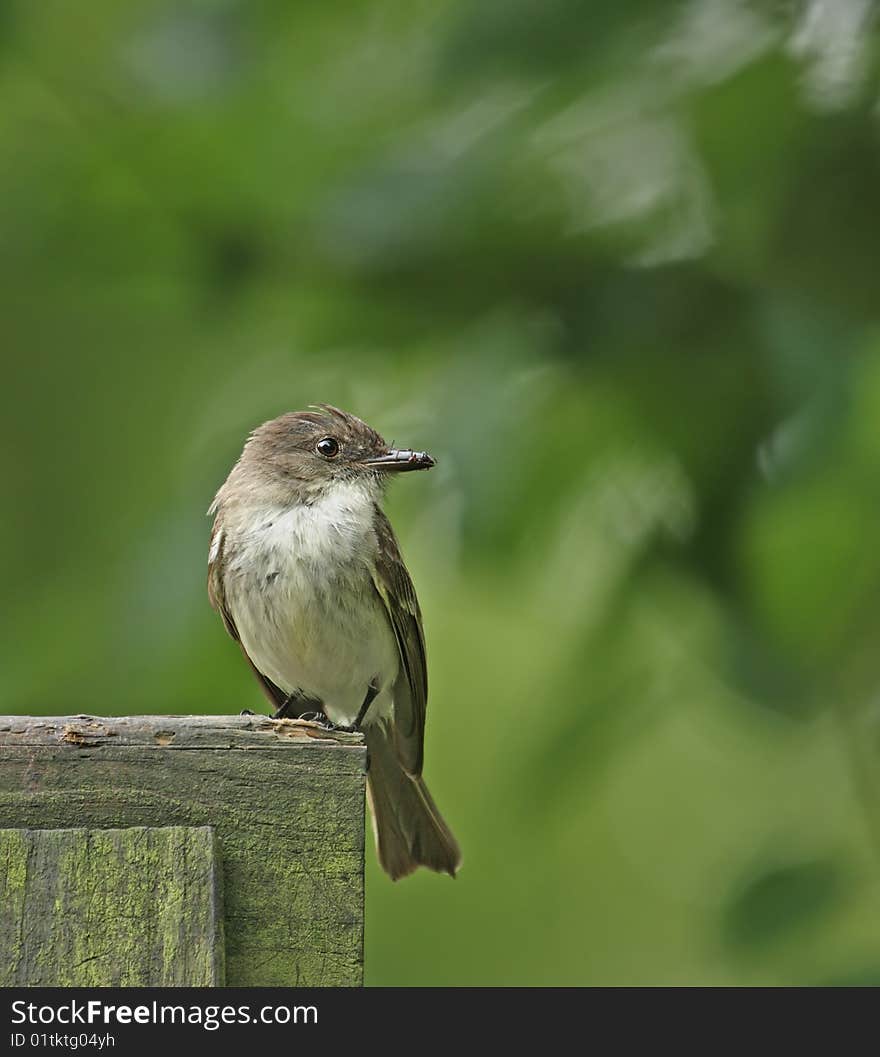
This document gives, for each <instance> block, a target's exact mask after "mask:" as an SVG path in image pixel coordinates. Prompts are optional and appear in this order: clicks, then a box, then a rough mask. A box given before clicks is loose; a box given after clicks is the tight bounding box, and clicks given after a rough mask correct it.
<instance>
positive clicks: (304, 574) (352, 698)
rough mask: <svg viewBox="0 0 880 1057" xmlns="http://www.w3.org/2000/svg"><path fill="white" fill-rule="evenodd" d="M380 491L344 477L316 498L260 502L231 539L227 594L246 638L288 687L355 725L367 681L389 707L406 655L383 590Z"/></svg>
mask: <svg viewBox="0 0 880 1057" xmlns="http://www.w3.org/2000/svg"><path fill="white" fill-rule="evenodd" d="M375 499H376V496H375V493H374V492H373V491H372V489H370V488H369V487H367V486H365V485H362V484H353V485H337V486H336V487H334V488H333V489H332V490H329V491H328V492H327V493H326V494H325V495H324V496H322V497H320V498H318V499H316V500H315V501H314V502H312V503H310V504H298V505H296V506H294V507H278V506H255V507H253V508H251V509H249V510H247V512H246V516H245V517H244V518H242V519H241V520H240V521H239V528H238V531H235V529H232V530H231V531H228V532H227V535H226V538H225V539H224V540H223V550H224V558H225V594H226V603H227V605H228V607H229V609H230V612H231V615H232V618H233V620H234V621H235V624H236V628H237V629H238V633H239V636H240V638H241V641H242V645H243V646H244V648H245V650H246V651H247V654H248V656H249V657H250V658H251V660H252V661H253V663H254V664H255V665H256V667H257V668H258V669H259V671H260V672H262V673H263V674H264V675H266V676H267V677H268V678H269V679H271V680H272V682H273V683H275V684H276V685H277V686H278V687H280V688H281V689H282V690H283V691H284V692H285V693H291V692H292V691H294V690H300V691H302V692H303V693H305V694H306V695H308V696H309V697H312V698H317V699H319V700H320V701H321V702H323V706H324V709H323V710H324V711H325V712H326V714H327V715H328V716H329V717H330V719H332V720H333V721H334V722H336V723H344V724H350V723H353V722H354V720H355V718H356V716H357V714H358V711H359V709H360V706H361V704H362V703H363V700H364V697H365V695H366V692H367V688H368V686H369V684H370V682H371V680H373V679H374V678H376V677H378V678H379V682H380V684H381V687H382V690H381V692H380V694H379V695H378V696H377V698H376V701H375V702H374V704H373V705H372V706H371V709H370V718H373V719H375V718H379V717H380V716H382V715H387V713H388V711H389V710H390V708H391V707H392V699H391V686H392V684H393V682H394V679H395V678H396V676H397V670H398V666H399V655H398V650H397V643H396V641H395V638H394V634H393V632H392V630H391V626H390V623H389V620H388V617H387V614H386V612H385V608H384V605H383V604H382V602H381V600H380V599H379V596H378V595H377V593H376V590H375V588H374V586H373V579H372V569H373V563H374V560H375V556H376V539H375V533H374V528H373V520H374V516H375V506H374V504H375Z"/></svg>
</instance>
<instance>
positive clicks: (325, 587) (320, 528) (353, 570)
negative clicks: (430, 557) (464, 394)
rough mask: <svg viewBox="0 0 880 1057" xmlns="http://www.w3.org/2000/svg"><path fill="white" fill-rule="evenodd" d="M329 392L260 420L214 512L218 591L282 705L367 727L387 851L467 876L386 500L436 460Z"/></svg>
mask: <svg viewBox="0 0 880 1057" xmlns="http://www.w3.org/2000/svg"><path fill="white" fill-rule="evenodd" d="M433 465H434V460H433V459H432V458H431V456H430V455H428V454H427V453H426V452H420V451H411V450H410V449H398V448H389V446H388V445H387V444H386V443H385V441H384V440H383V439H382V438H381V437H380V436H379V434H378V433H376V431H375V430H373V429H371V428H370V427H369V426H368V425H367V424H366V423H365V422H362V421H361V420H360V419H359V418H355V416H354V415H350V414H348V413H347V412H345V411H340V410H339V409H338V408H335V407H331V406H330V405H329V404H320V405H318V406H316V407H314V408H312V409H311V410H308V411H296V412H292V413H290V414H286V415H282V416H281V417H280V418H276V419H273V420H272V421H271V422H265V423H264V424H263V425H262V426H259V427H258V428H257V429H255V430H254V431H253V433H251V435H250V437H249V438H248V440H247V442H246V444H245V446H244V450H243V451H242V453H241V456H240V458H239V460H238V462H237V463H236V464H235V466H234V467H233V468H232V471H231V472H230V474H229V476H228V477H227V479H226V481H225V483H224V484H223V486H222V487H221V488H220V490H219V491H218V492H217V495H216V497H215V499H214V502H213V504H212V505H211V508H210V510H209V511H208V513H209V514H214V515H215V517H214V527H213V530H212V532H211V546H210V553H209V556H208V594H209V597H210V599H211V604H212V605H213V607H214V608H215V609H216V610H217V611H218V612H219V613H220V615H221V616H222V617H223V622H224V624H225V625H226V630H227V631H228V632H229V634H230V635H231V636H232V637H233V639H235V640H236V641H237V642H238V643H239V645H240V646H241V649H242V652H243V653H244V655H245V658H246V659H247V661H248V663H249V664H250V666H251V668H252V669H253V671H254V674H255V675H256V677H257V679H258V680H259V682H260V684H261V686H262V688H263V690H264V692H265V694H266V696H267V697H268V698H269V701H270V702H271V703H272V706H273V707H274V709H275V712H274V716H275V718H281V717H285V716H289V717H297V716H299V717H306V718H312V719H318V720H319V721H323V722H330V723H331V724H333V725H334V726H338V727H343V728H345V729H362V730H363V732H364V734H365V736H366V739H367V747H368V750H369V760H370V763H369V773H368V779H367V792H368V797H369V801H370V806H371V808H372V812H373V822H374V831H375V835H376V846H377V851H378V855H379V861H380V862H381V864H382V866H383V867H384V869H385V870H386V871H387V872H388V873H389V874H390V876H391V877H392V878H393V879H394V880H397V878H399V877H404V876H406V875H407V874H409V873H412V871H413V870H415V868H416V867H417V866H427V867H429V868H430V869H432V870H438V871H442V872H445V873H448V874H451V875H452V876H453V877H454V876H455V872H456V870H457V869H458V867H459V865H460V863H461V853H460V852H459V848H458V844H457V843H456V841H455V838H454V837H453V835H452V833H451V832H450V830H449V828H448V826H447V825H446V823H445V822H444V821H443V817H442V816H441V814H440V812H439V811H438V810H437V806H436V804H435V803H434V801H433V799H432V797H431V794H430V793H429V792H428V789H427V786H426V785H425V783H424V781H423V780H422V756H423V749H424V736H425V709H426V706H427V700H428V678H427V668H426V662H425V638H424V633H423V630H422V616H421V612H420V611H419V604H418V601H417V600H416V593H415V590H414V588H413V584H412V580H411V579H410V576H409V573H408V572H407V569H406V566H405V565H404V564H403V559H402V558H401V556H400V549H399V547H398V544H397V540H396V538H395V536H394V532H393V530H392V528H391V525H390V523H389V521H388V519H387V518H386V516H385V514H384V513H383V512H382V508H381V505H380V504H381V501H382V497H383V494H384V490H385V486H386V484H387V482H388V480H389V476H390V475H392V474H397V473H400V472H402V471H406V470H426V469H429V468H430V467H431V466H433Z"/></svg>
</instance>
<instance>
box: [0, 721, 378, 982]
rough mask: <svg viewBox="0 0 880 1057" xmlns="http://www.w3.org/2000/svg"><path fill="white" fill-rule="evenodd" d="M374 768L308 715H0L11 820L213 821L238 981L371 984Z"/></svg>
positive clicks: (29, 823)
mask: <svg viewBox="0 0 880 1057" xmlns="http://www.w3.org/2000/svg"><path fill="white" fill-rule="evenodd" d="M365 774H366V749H365V747H364V745H363V740H362V738H361V737H360V735H356V734H343V733H341V732H328V731H325V730H324V729H323V728H320V727H318V726H316V725H315V724H312V723H305V722H303V721H299V720H277V721H273V720H269V719H267V718H265V717H260V716H241V717H239V716H235V717H209V716H193V717H173V716H138V717H129V718H120V719H116V718H105V717H95V716H67V717H58V718H35V717H14V716H5V717H0V827H5V828H30V829H37V828H39V829H57V828H66V827H87V828H90V829H95V828H125V827H130V826H212V827H214V829H215V831H216V834H217V839H218V841H219V844H220V847H221V859H222V871H223V892H224V904H225V933H226V982H227V984H228V985H230V986H324V985H347V986H352V985H359V984H360V983H362V978H363V910H364V907H363V891H364V889H363V861H364V785H365ZM2 954H3V952H0V956H2Z"/></svg>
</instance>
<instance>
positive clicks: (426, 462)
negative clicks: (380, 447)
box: [365, 448, 435, 473]
mask: <svg viewBox="0 0 880 1057" xmlns="http://www.w3.org/2000/svg"><path fill="white" fill-rule="evenodd" d="M365 462H366V464H367V466H369V467H370V468H371V469H374V470H384V471H385V472H390V473H400V472H402V471H403V470H430V469H431V467H432V466H433V465H434V462H435V460H434V459H432V458H431V456H430V455H429V454H428V453H427V452H426V451H413V450H412V449H411V448H389V450H388V451H385V452H382V454H381V455H374V456H372V458H369V459H366V460H365Z"/></svg>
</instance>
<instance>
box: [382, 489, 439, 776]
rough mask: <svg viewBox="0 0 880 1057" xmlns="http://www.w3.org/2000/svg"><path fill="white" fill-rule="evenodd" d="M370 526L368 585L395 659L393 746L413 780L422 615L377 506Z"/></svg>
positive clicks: (420, 723)
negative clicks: (372, 551) (373, 549)
mask: <svg viewBox="0 0 880 1057" xmlns="http://www.w3.org/2000/svg"><path fill="white" fill-rule="evenodd" d="M376 524H377V528H378V529H379V531H378V532H377V539H378V543H379V548H378V557H377V559H376V566H375V570H374V573H373V583H374V585H375V587H376V591H377V593H378V595H379V597H380V598H381V600H382V603H383V604H384V606H385V611H386V612H387V614H388V620H389V623H390V624H391V629H392V631H393V632H394V637H395V638H396V639H397V648H398V650H399V651H400V661H401V663H400V672H399V674H398V676H397V681H396V682H395V684H394V687H393V695H394V747H395V750H396V752H397V756H398V759H399V760H400V763H401V765H402V766H403V768H404V769H405V770H406V771H407V773H408V774H411V775H413V776H418V775H420V774H421V773H422V756H423V750H424V741H425V711H426V709H427V704H428V667H427V662H426V660H425V635H424V632H423V630H422V614H421V612H420V610H419V603H418V599H417V598H416V592H415V588H414V587H413V583H412V580H411V579H410V576H409V573H408V572H407V571H406V566H405V565H404V564H403V559H402V558H401V556H400V548H399V547H398V544H397V539H396V538H395V536H394V532H393V531H392V528H391V525H390V523H389V521H388V519H387V518H386V517H385V515H384V514H383V513H382V511H381V510H380V509H379V508H378V507H377V508H376Z"/></svg>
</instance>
